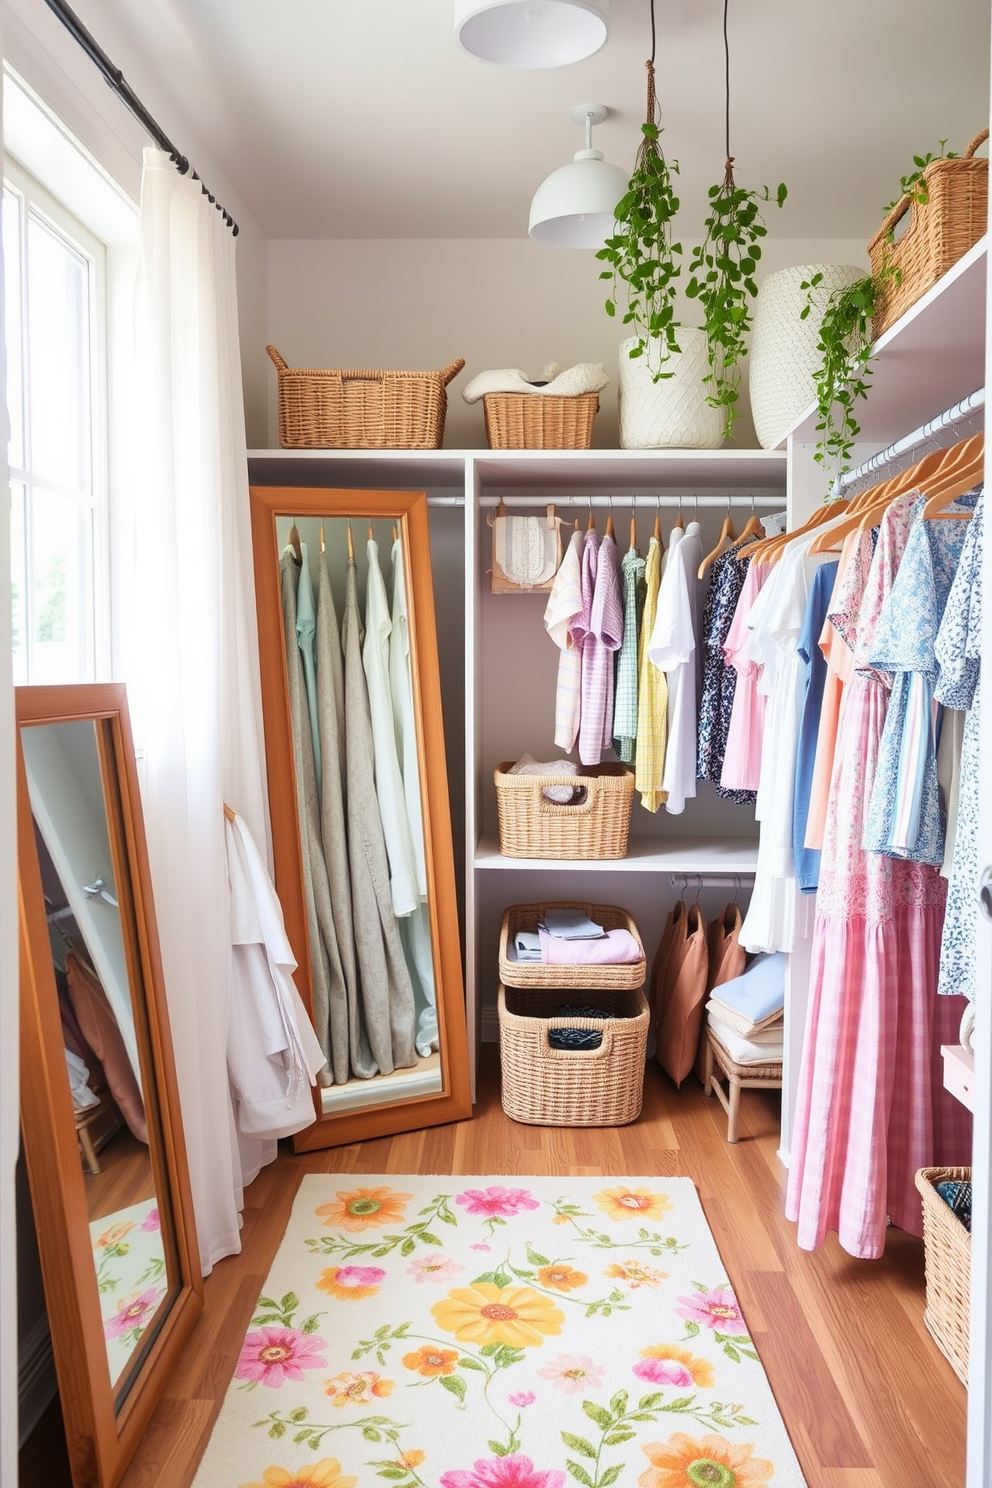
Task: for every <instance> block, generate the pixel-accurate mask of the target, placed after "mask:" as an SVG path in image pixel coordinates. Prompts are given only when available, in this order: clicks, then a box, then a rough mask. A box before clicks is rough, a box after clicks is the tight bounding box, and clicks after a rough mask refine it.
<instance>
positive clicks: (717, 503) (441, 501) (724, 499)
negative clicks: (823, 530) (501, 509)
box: [427, 492, 785, 517]
mask: <svg viewBox="0 0 992 1488" xmlns="http://www.w3.org/2000/svg"><path fill="white" fill-rule="evenodd" d="M500 501H502V502H503V505H504V506H507V507H511V508H512V507H526V508H527V509H528V510H529V511H533V510H534V509H535V508H538V507H539V508H543V507H546V506H554V507H556V508H557V509H558V514H559V515H563V514H564V513H565V512H568V511H572V512H574V513H575V514H576V516H578V515H579V514H580V513H581V512H587V511H588V510H589V508H590V507H591V506H592V507H596V508H597V509H599V510H601V511H606V510H613V511H630V510H631V508H633V507H636V508H637V509H638V510H639V511H640V510H643V511H657V510H659V509H660V508H661V507H665V508H671V509H672V510H674V509H676V508H681V510H682V515H683V516H688V517H691V516H692V512H693V510H694V509H695V508H696V507H700V508H702V509H704V510H708V511H726V509H727V503H728V502H729V503H730V506H731V508H736V509H738V510H740V509H742V508H747V510H748V511H750V509H751V507H752V505H753V506H775V507H778V508H780V509H784V507H785V495H784V494H779V495H775V496H767V495H765V496H741V495H729V496H728V495H724V496H671V495H668V494H667V493H666V494H665V495H664V496H557V497H556V496H554V495H553V494H552V493H550V492H549V493H547V494H544V493H542V494H541V495H537V496H481V497H480V498H479V506H480V507H494V506H499V504H500ZM427 505H428V506H464V505H465V497H464V496H428V498H427Z"/></svg>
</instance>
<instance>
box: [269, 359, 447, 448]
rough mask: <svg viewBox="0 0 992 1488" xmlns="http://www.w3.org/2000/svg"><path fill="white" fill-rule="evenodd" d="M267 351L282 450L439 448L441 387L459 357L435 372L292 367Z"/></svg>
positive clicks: (442, 405) (443, 395) (444, 397)
mask: <svg viewBox="0 0 992 1488" xmlns="http://www.w3.org/2000/svg"><path fill="white" fill-rule="evenodd" d="M265 349H266V351H267V352H268V353H269V356H270V357H271V358H272V360H273V362H274V363H275V365H276V368H277V369H278V372H279V443H280V444H281V445H282V447H283V449H440V448H441V441H442V440H443V438H444V416H445V414H446V412H447V409H448V395H447V393H446V392H445V388H446V387H447V385H448V383H449V382H450V381H451V379H452V378H453V377H456V376H457V375H458V373H459V372H460V371H461V370H462V368H463V367H464V365H465V363H464V361H463V360H462V358H460V357H459V358H458V360H457V361H454V362H449V364H448V366H447V367H444V368H442V370H441V371H440V372H369V371H344V370H342V369H341V368H330V369H328V370H326V371H320V370H315V369H314V368H300V369H294V368H292V367H289V366H287V364H286V362H285V361H284V360H283V358H282V357H281V356H280V355H279V353H278V351H276V349H275V347H274V346H267V347H266V348H265Z"/></svg>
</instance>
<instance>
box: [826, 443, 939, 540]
mask: <svg viewBox="0 0 992 1488" xmlns="http://www.w3.org/2000/svg"><path fill="white" fill-rule="evenodd" d="M946 455H947V451H946V450H931V451H930V452H929V454H926V455H924V456H923V458H922V460H918V461H917V462H916V464H915V465H909V466H907V468H906V469H905V470H899V471H897V472H896V474H895V475H891V476H889V478H888V479H887V480H884V481H881V482H880V483H879V484H877V485H874V486H869V487H868V489H867V490H865V491H861V492H860V493H859V494H858V495H857V496H856V497H855V498H854V500H853V501H851V502H850V503H849V505H848V508H847V513H846V515H845V518H844V521H843V522H838V523H837V524H836V526H834V527H833V528H831V530H830V532H829V533H827V532H824V533H822V534H821V535H820V536H819V537H816V538H814V540H813V542H812V543H811V545H810V549H809V551H810V554H811V555H812V554H815V553H828V552H830V551H832V550H833V551H837V550H839V546H840V544H841V543H842V542H843V540H844V538H845V537H846V536H847V534H848V533H849V532H854V531H855V529H860V530H861V531H862V532H866V531H868V530H869V529H870V528H872V527H875V526H877V525H878V523H879V522H880V521H881V519H882V517H883V516H884V514H885V509H886V507H887V506H889V504H890V503H891V502H893V501H895V500H896V498H897V497H899V496H904V495H905V494H906V492H907V491H912V490H913V488H914V487H915V486H919V485H920V484H921V483H922V482H925V481H927V480H928V479H929V477H930V476H931V474H933V473H934V472H935V471H936V470H938V469H939V468H940V465H941V463H942V461H943V460H944V459H945V458H946Z"/></svg>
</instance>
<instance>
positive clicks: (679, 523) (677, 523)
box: [674, 496, 685, 530]
mask: <svg viewBox="0 0 992 1488" xmlns="http://www.w3.org/2000/svg"><path fill="white" fill-rule="evenodd" d="M674 525H675V526H676V527H681V528H682V529H683V530H684V529H685V523H684V522H683V520H682V497H681V496H680V497H679V514H678V516H677V517H676V518H675V523H674Z"/></svg>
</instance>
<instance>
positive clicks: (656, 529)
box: [654, 501, 661, 548]
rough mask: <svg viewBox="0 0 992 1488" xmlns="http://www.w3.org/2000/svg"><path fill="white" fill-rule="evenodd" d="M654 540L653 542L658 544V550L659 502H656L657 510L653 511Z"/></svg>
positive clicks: (659, 528) (659, 544)
mask: <svg viewBox="0 0 992 1488" xmlns="http://www.w3.org/2000/svg"><path fill="white" fill-rule="evenodd" d="M654 540H655V542H656V543H657V544H658V546H659V548H660V547H661V502H660V501H659V502H658V506H657V509H656V511H655V514H654Z"/></svg>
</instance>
